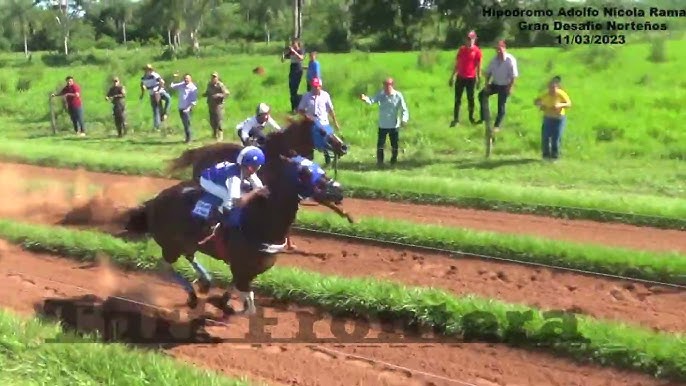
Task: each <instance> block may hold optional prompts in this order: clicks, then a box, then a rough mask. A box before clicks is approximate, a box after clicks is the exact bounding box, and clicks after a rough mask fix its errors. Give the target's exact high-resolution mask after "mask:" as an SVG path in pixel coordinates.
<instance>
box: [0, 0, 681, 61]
mask: <svg viewBox="0 0 686 386" xmlns="http://www.w3.org/2000/svg"><path fill="white" fill-rule="evenodd" d="M296 4H299V5H300V7H301V8H300V9H301V13H302V14H301V17H298V15H297V12H294V8H295V6H296ZM588 5H590V6H596V7H607V6H625V7H627V8H630V7H635V6H639V7H649V6H655V5H657V6H659V7H661V8H683V6H682V5H680V0H643V1H638V2H637V1H634V0H615V1H612V2H608V1H604V0H588V1H586V2H585V3H579V2H573V3H570V2H568V1H566V0H138V1H131V0H1V1H0V17H1V18H2V21H3V22H2V25H1V26H0V32H1V33H0V50H3V51H17V52H21V51H23V52H24V53H25V54H26V56H27V57H28V56H29V55H30V53H31V52H33V51H52V52H56V53H60V54H62V55H69V54H70V53H73V52H78V51H85V50H88V49H91V48H93V47H96V48H106V49H114V48H118V47H132V46H133V47H136V46H161V47H166V49H167V50H169V51H170V52H180V51H183V52H189V53H193V52H197V51H199V50H201V48H202V47H203V46H205V45H218V44H236V43H243V44H250V43H256V42H262V43H266V44H267V45H269V46H273V47H274V49H280V48H282V47H283V44H284V43H285V42H286V41H287V40H288V39H289V38H291V37H292V35H293V33H294V30H297V26H294V20H297V19H298V18H301V20H302V36H300V37H301V38H302V40H303V41H304V42H305V44H306V45H307V46H308V47H310V48H312V47H314V48H316V49H318V50H320V51H328V52H347V51H350V50H353V49H357V50H364V51H398V50H418V49H433V48H455V47H456V46H458V45H459V44H461V43H462V42H463V41H464V37H465V35H466V33H467V32H468V31H469V30H472V29H474V30H476V31H478V34H479V41H480V44H481V45H484V44H492V43H493V42H495V41H496V40H497V39H503V38H504V39H507V40H508V41H509V42H511V44H512V45H514V46H520V47H522V46H524V47H526V46H550V45H556V44H557V43H556V40H555V35H557V34H558V33H559V32H556V31H528V30H526V31H521V30H520V29H519V28H518V27H517V26H518V23H519V22H520V21H521V19H517V18H494V17H485V16H483V12H482V10H483V7H494V8H496V9H512V8H515V7H519V8H527V9H534V8H552V9H558V8H561V7H572V6H574V7H580V6H588ZM527 19H528V21H530V22H536V21H542V22H550V20H536V18H533V19H532V18H527ZM641 21H643V20H641ZM664 21H665V20H663V22H664ZM666 21H668V22H669V23H670V29H671V30H674V29H678V28H680V27H681V26H682V25H683V21H680V20H678V19H669V20H666Z"/></svg>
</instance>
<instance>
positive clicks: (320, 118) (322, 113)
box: [298, 78, 340, 165]
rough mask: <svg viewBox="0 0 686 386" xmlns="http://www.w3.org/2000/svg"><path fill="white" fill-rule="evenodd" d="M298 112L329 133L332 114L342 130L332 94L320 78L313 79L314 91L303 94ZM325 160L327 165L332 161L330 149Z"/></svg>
mask: <svg viewBox="0 0 686 386" xmlns="http://www.w3.org/2000/svg"><path fill="white" fill-rule="evenodd" d="M298 112H299V113H300V114H302V115H304V116H306V117H308V118H309V119H311V120H312V121H314V125H315V126H319V127H320V128H322V129H324V130H325V131H326V132H327V133H331V132H332V130H331V125H329V114H330V115H331V119H332V120H333V123H334V125H335V126H336V130H339V131H340V126H339V125H338V120H336V113H335V112H334V109H333V103H332V102H331V96H330V95H329V93H328V92H326V91H324V90H322V83H321V81H320V80H319V78H314V79H312V91H308V92H307V93H306V94H305V95H303V97H302V99H301V100H300V104H299V105H298ZM324 162H325V163H326V165H329V164H330V163H331V153H329V152H328V151H324Z"/></svg>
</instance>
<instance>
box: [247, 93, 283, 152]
mask: <svg viewBox="0 0 686 386" xmlns="http://www.w3.org/2000/svg"><path fill="white" fill-rule="evenodd" d="M270 112H271V107H269V105H267V104H266V103H260V104H259V105H258V106H257V110H256V111H255V115H253V116H252V117H250V118H248V119H246V120H245V121H243V122H241V123H239V124H238V125H236V132H237V133H238V137H239V138H240V140H241V142H242V143H243V146H248V140H249V139H250V138H255V139H256V140H257V143H258V144H259V145H260V146H262V145H263V144H264V143H263V141H264V139H265V135H264V133H263V130H264V128H265V126H267V125H269V126H271V127H272V128H274V130H276V131H281V126H279V124H278V123H276V121H275V120H274V118H272V117H271V115H270Z"/></svg>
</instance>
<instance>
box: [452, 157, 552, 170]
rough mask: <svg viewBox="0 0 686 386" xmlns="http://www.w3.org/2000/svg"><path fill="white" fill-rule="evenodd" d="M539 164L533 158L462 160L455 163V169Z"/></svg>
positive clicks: (488, 168) (485, 168)
mask: <svg viewBox="0 0 686 386" xmlns="http://www.w3.org/2000/svg"><path fill="white" fill-rule="evenodd" d="M536 162H540V160H539V159H535V158H515V159H499V160H482V161H474V160H462V161H457V162H455V167H456V168H457V169H484V170H490V169H497V168H500V167H504V166H519V165H527V164H531V163H536Z"/></svg>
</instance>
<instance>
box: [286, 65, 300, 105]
mask: <svg viewBox="0 0 686 386" xmlns="http://www.w3.org/2000/svg"><path fill="white" fill-rule="evenodd" d="M302 78H303V70H302V67H300V66H297V65H295V64H291V70H290V72H289V73H288V89H289V91H290V93H291V111H295V110H297V109H298V103H299V102H300V101H298V89H299V88H300V81H301V80H302Z"/></svg>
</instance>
